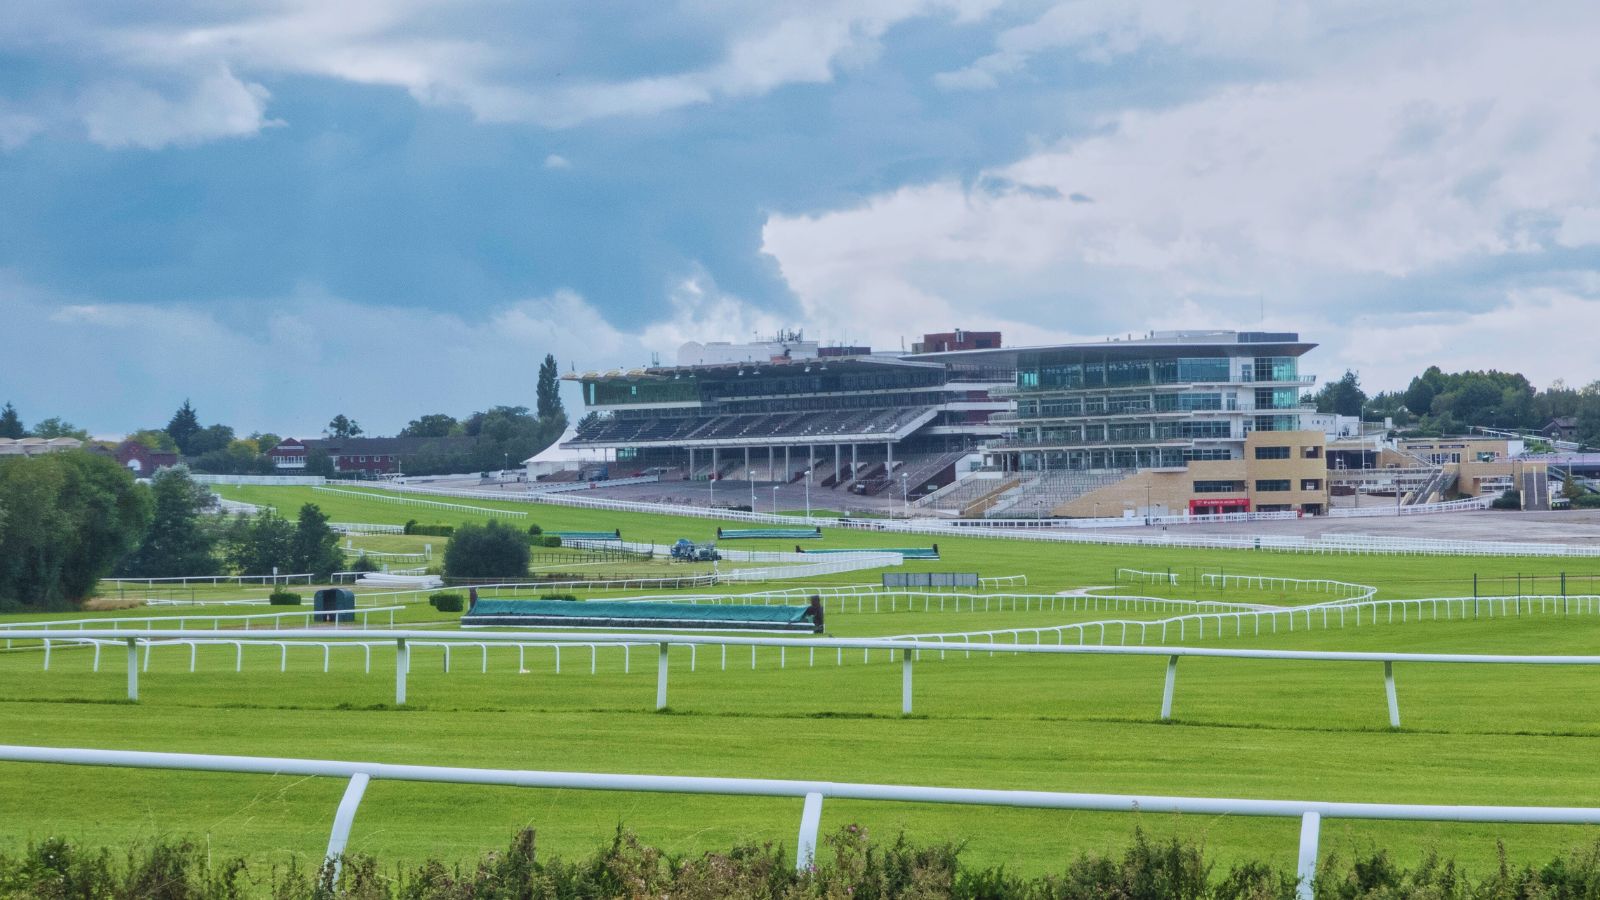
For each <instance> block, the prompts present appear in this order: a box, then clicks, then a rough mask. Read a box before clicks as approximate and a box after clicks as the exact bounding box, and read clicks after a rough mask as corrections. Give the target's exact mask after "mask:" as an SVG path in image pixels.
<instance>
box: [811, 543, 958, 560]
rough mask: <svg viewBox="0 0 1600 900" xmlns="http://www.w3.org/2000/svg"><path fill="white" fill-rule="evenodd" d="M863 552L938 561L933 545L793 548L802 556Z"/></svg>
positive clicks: (937, 547) (935, 548)
mask: <svg viewBox="0 0 1600 900" xmlns="http://www.w3.org/2000/svg"><path fill="white" fill-rule="evenodd" d="M863 550H865V551H866V552H869V553H898V554H900V557H901V558H902V559H938V558H939V545H938V544H934V545H933V546H932V547H866V548H861V547H857V548H856V549H854V550H848V549H845V548H843V547H832V548H829V549H826V550H821V549H818V550H803V549H801V548H799V547H796V548H794V552H796V553H804V554H807V555H810V554H813V553H861V552H863Z"/></svg>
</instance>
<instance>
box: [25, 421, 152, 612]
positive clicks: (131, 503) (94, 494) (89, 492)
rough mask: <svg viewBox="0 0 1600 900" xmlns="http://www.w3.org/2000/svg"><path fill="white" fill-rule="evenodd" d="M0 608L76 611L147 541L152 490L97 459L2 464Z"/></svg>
mask: <svg viewBox="0 0 1600 900" xmlns="http://www.w3.org/2000/svg"><path fill="white" fill-rule="evenodd" d="M0 510H4V511H5V515H4V517H3V519H0V606H3V605H22V606H26V607H33V608H46V607H56V606H64V605H69V604H77V603H80V602H82V601H83V600H84V599H86V598H87V597H88V596H89V595H90V594H91V593H93V591H94V587H95V584H96V583H98V582H99V580H100V579H101V578H104V577H105V576H106V575H108V574H110V572H111V571H112V568H113V567H114V566H115V565H116V564H117V562H118V561H119V560H121V559H122V557H123V556H125V555H126V554H127V553H128V552H129V551H130V550H132V549H133V548H134V547H135V546H137V544H138V543H139V541H140V539H141V538H142V537H143V536H144V533H145V528H146V526H147V525H148V524H149V522H150V515H151V512H150V494H149V491H148V489H146V488H144V487H142V486H140V485H136V484H134V481H133V475H132V473H130V472H129V471H128V470H127V469H124V468H123V467H122V466H119V465H117V463H116V461H115V460H113V459H110V458H107V457H104V456H99V455H96V454H92V453H81V452H69V453H50V454H46V455H44V456H35V457H26V456H24V457H9V458H4V459H0Z"/></svg>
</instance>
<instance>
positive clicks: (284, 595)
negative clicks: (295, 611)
mask: <svg viewBox="0 0 1600 900" xmlns="http://www.w3.org/2000/svg"><path fill="white" fill-rule="evenodd" d="M267 602H268V603H270V604H272V605H273V606H299V605H300V595H299V594H296V593H295V592H294V591H273V592H272V593H270V594H268V595H267Z"/></svg>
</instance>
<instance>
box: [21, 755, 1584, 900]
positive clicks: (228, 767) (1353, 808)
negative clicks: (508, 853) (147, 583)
mask: <svg viewBox="0 0 1600 900" xmlns="http://www.w3.org/2000/svg"><path fill="white" fill-rule="evenodd" d="M0 760H4V761H7V762H18V763H44V764H53V765H78V766H109V767H116V768H131V769H165V770H172V771H185V772H227V773H235V774H249V775H290V776H296V777H302V778H304V777H322V778H344V779H348V782H347V784H346V786H345V790H344V795H343V797H341V799H340V801H339V806H338V809H337V810H336V811H335V813H334V816H333V827H332V829H331V831H330V833H329V835H328V849H327V859H328V860H329V861H330V862H331V863H332V864H333V865H334V866H335V867H336V868H337V866H338V865H339V863H340V861H341V858H342V857H343V855H344V852H345V848H346V847H347V846H349V841H350V830H351V828H352V827H353V826H354V824H355V817H356V812H357V811H358V810H359V808H360V806H361V801H362V799H363V798H364V797H365V795H366V791H367V787H368V786H369V785H370V784H371V783H372V782H373V781H374V780H381V781H404V782H423V783H432V784H461V785H467V784H470V785H497V786H503V787H522V788H541V789H547V790H590V791H627V792H633V793H666V794H700V795H719V796H731V797H781V798H792V799H799V800H801V801H802V804H801V811H800V827H799V833H798V835H797V836H796V839H795V865H796V866H797V868H798V869H799V870H801V871H804V870H805V869H807V868H808V867H810V866H812V865H813V864H814V863H815V859H816V851H817V835H818V833H819V831H820V829H821V826H822V805H823V802H824V801H825V800H828V799H834V800H868V801H874V802H892V803H942V804H952V805H957V806H998V807H1011V808H1018V809H1068V810H1083V811H1093V812H1135V813H1137V812H1143V813H1157V814H1161V813H1178V814H1190V815H1203V816H1263V817H1274V818H1286V819H1298V820H1299V822H1300V842H1299V852H1298V854H1297V858H1296V866H1295V874H1296V875H1297V877H1298V881H1299V883H1298V885H1297V888H1296V892H1297V896H1298V897H1300V898H1304V900H1310V898H1311V897H1312V887H1313V883H1314V880H1315V878H1316V870H1317V858H1318V855H1319V849H1318V848H1319V844H1320V841H1321V833H1322V820H1323V819H1368V820H1373V819H1376V820H1389V821H1422V822H1489V823H1497V824H1530V825H1593V824H1600V809H1596V808H1592V807H1560V806H1444V805H1432V804H1412V803H1344V802H1337V801H1322V800H1255V799H1240V798H1221V797H1170V796H1156V795H1136V794H1086V793H1066V792H1059V791H1017V790H989V789H982V788H950V787H926V786H918V785H897V784H860V783H851V782H836V781H803V780H792V779H773V778H717V777H697V776H684V775H635V774H610V773H597V772H552V771H540V770H529V769H479V768H464V767H456V766H449V767H446V766H414V765H395V764H392V763H377V762H347V761H335V760H319V759H288V758H284V757H262V756H219V755H214V754H198V753H150V752H144V751H136V750H97V749H82V748H68V747H24V746H5V745H0Z"/></svg>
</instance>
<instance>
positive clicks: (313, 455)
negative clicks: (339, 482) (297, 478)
mask: <svg viewBox="0 0 1600 900" xmlns="http://www.w3.org/2000/svg"><path fill="white" fill-rule="evenodd" d="M305 473H306V474H307V475H321V476H322V477H324V478H332V477H333V476H334V475H335V474H336V473H335V472H334V471H333V457H332V456H329V455H328V451H326V450H324V449H322V448H321V447H315V448H313V449H311V450H309V451H307V452H306V468H305Z"/></svg>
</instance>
